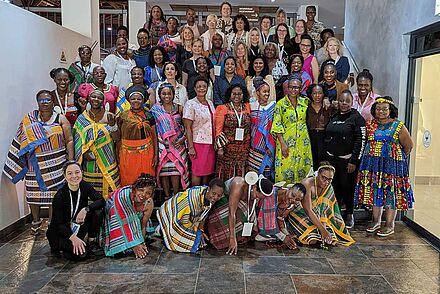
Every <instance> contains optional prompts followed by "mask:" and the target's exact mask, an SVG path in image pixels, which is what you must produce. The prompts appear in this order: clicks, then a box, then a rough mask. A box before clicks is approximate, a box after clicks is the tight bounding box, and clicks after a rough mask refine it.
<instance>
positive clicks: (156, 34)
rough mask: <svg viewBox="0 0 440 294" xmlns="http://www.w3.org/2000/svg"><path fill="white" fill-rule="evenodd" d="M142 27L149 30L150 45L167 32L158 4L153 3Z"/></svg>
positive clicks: (153, 44)
mask: <svg viewBox="0 0 440 294" xmlns="http://www.w3.org/2000/svg"><path fill="white" fill-rule="evenodd" d="M144 29H147V30H148V31H149V32H150V36H151V38H150V41H151V46H156V45H157V42H159V39H160V37H162V36H164V35H165V34H166V33H167V22H166V20H165V16H164V14H163V10H162V8H160V6H159V5H154V6H153V7H151V10H150V17H149V18H148V22H147V23H145V24H144Z"/></svg>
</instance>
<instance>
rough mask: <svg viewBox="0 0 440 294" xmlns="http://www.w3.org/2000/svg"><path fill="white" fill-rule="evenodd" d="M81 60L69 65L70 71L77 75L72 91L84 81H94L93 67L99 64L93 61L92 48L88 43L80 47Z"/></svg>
mask: <svg viewBox="0 0 440 294" xmlns="http://www.w3.org/2000/svg"><path fill="white" fill-rule="evenodd" d="M78 55H79V59H80V60H79V61H75V62H73V63H72V64H71V65H70V66H69V71H70V72H71V73H72V75H73V76H74V77H75V81H74V82H73V85H72V86H71V89H72V92H76V91H77V89H78V87H79V85H81V84H83V83H92V82H93V76H92V73H93V69H94V68H95V67H97V66H98V64H96V63H93V62H92V49H91V48H90V47H89V46H87V45H82V46H81V47H79V48H78Z"/></svg>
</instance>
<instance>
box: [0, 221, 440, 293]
mask: <svg viewBox="0 0 440 294" xmlns="http://www.w3.org/2000/svg"><path fill="white" fill-rule="evenodd" d="M364 229H365V227H364V226H362V225H360V226H357V227H356V228H355V230H353V232H352V235H353V236H354V238H355V239H356V240H357V243H356V245H354V246H352V247H350V248H344V247H337V248H332V249H330V250H328V251H327V250H321V249H311V248H304V247H302V248H301V249H300V251H299V252H292V251H290V250H285V249H280V248H268V247H267V246H266V245H265V244H261V243H254V244H251V245H248V247H247V248H240V250H239V254H238V255H237V256H234V257H231V256H226V255H224V253H223V252H217V251H215V250H212V249H207V250H204V251H202V252H201V253H200V254H199V255H189V254H174V253H171V252H169V251H167V250H166V249H164V248H163V246H162V245H161V243H160V242H159V241H156V242H154V243H153V244H152V245H150V247H149V251H150V252H149V255H148V257H147V258H146V259H145V260H136V259H135V258H134V257H124V258H120V259H111V258H99V259H96V258H95V259H92V260H89V261H87V262H82V263H71V262H67V261H65V260H63V259H58V258H56V257H54V256H51V254H50V250H49V246H48V244H47V241H46V240H45V239H44V238H43V237H37V238H34V237H32V236H31V235H30V234H29V231H25V232H23V233H21V234H16V236H15V237H13V238H12V239H10V240H3V242H4V243H1V242H2V240H0V246H1V247H0V279H1V280H0V293H2V294H3V293H17V292H18V293H21V292H23V293H30V292H40V293H108V292H114V293H424V294H425V293H439V286H440V273H439V268H440V257H439V252H438V251H437V250H436V249H435V248H433V247H432V246H430V245H429V244H428V243H427V242H426V241H425V240H423V239H421V238H419V237H418V236H417V235H416V234H415V233H414V232H412V231H411V230H410V229H409V228H407V227H406V226H405V225H404V224H398V226H397V229H396V234H395V235H394V236H391V237H389V238H388V239H379V238H378V237H373V236H371V235H367V234H366V233H364Z"/></svg>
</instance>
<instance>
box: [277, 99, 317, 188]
mask: <svg viewBox="0 0 440 294" xmlns="http://www.w3.org/2000/svg"><path fill="white" fill-rule="evenodd" d="M297 99H298V103H297V106H296V107H293V105H292V103H291V102H290V100H289V98H288V97H287V96H285V97H284V98H283V99H281V100H280V101H278V102H277V105H276V106H275V114H274V119H273V124H272V130H271V132H272V134H274V135H275V136H276V135H277V134H282V136H283V139H284V142H286V144H287V146H288V148H289V156H288V157H287V158H284V157H283V155H282V153H281V144H280V142H279V141H278V140H277V143H276V145H277V146H276V156H275V182H281V181H286V182H287V183H289V184H294V183H297V182H300V181H301V180H303V179H304V178H306V176H307V175H308V174H309V172H310V170H311V169H312V165H313V160H312V150H311V145H310V139H309V133H308V131H307V124H306V112H307V107H308V105H309V99H308V98H306V97H302V96H299V97H298V98H297Z"/></svg>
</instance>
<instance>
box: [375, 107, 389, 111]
mask: <svg viewBox="0 0 440 294" xmlns="http://www.w3.org/2000/svg"><path fill="white" fill-rule="evenodd" d="M389 110H390V108H389V107H385V108H376V111H381V112H387V111H389Z"/></svg>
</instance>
